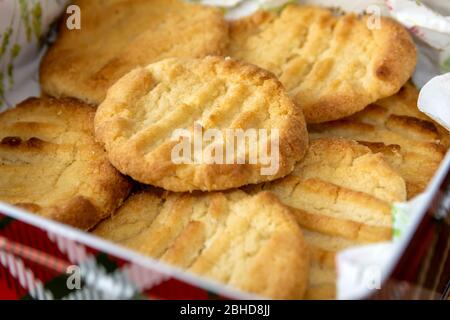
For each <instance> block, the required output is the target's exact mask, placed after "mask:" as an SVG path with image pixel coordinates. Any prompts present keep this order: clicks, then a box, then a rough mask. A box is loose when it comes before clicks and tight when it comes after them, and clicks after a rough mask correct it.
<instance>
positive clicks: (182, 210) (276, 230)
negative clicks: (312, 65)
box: [94, 190, 309, 299]
mask: <svg viewBox="0 0 450 320" xmlns="http://www.w3.org/2000/svg"><path fill="white" fill-rule="evenodd" d="M94 234H96V235H98V236H100V237H103V238H106V239H110V240H112V241H114V242H116V243H119V244H121V245H124V246H127V247H129V248H131V249H134V250H137V251H139V252H141V253H143V254H146V255H149V256H151V257H154V258H157V259H160V260H162V261H164V262H167V263H170V264H173V265H176V266H178V267H180V268H182V269H185V270H187V271H189V272H193V273H195V274H198V275H201V276H203V277H207V278H210V279H213V280H216V281H219V282H222V283H225V284H227V285H229V286H232V287H234V288H237V289H240V290H243V291H247V292H251V293H254V294H257V295H260V296H264V297H268V298H274V299H301V298H302V297H303V295H304V293H305V289H306V286H307V283H308V273H309V253H308V248H307V246H306V244H305V241H304V239H303V235H302V231H301V230H300V228H299V227H298V225H297V224H296V222H295V220H294V219H293V217H292V215H291V213H290V211H289V210H288V209H287V208H286V207H285V206H283V205H281V204H280V202H279V201H278V199H277V198H276V197H275V196H274V195H273V194H271V193H268V192H265V193H260V194H258V195H256V196H249V195H247V194H246V193H244V192H242V191H239V190H236V191H231V192H225V193H203V194H202V193H197V194H165V195H162V196H161V195H158V194H156V193H154V192H143V193H139V194H136V195H134V196H132V197H130V198H129V199H128V200H127V201H126V202H125V204H124V205H123V206H122V207H121V208H120V209H119V210H118V212H117V213H116V214H115V215H114V216H113V217H111V218H110V219H107V220H105V221H104V222H102V223H101V224H100V225H99V226H98V227H97V228H96V229H95V230H94Z"/></svg>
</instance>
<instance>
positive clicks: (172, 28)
mask: <svg viewBox="0 0 450 320" xmlns="http://www.w3.org/2000/svg"><path fill="white" fill-rule="evenodd" d="M74 4H76V5H78V6H79V7H80V10H81V15H82V17H81V29H80V30H68V29H67V27H66V24H65V22H66V19H63V22H62V24H61V27H60V33H59V37H58V39H57V41H56V43H55V44H54V45H53V46H52V47H51V48H50V49H49V51H48V53H47V54H46V55H45V57H44V58H43V61H42V65H41V86H42V89H43V90H44V92H45V93H46V94H48V95H51V96H55V97H74V98H77V99H79V100H82V101H84V102H87V103H90V104H93V105H98V104H100V103H101V102H102V101H103V99H104V97H105V95H106V92H107V90H108V88H109V87H110V86H111V85H112V84H113V83H114V82H115V81H116V80H118V79H119V78H120V77H122V76H123V75H125V74H126V73H128V72H129V71H131V70H132V69H134V68H136V67H139V66H146V65H147V64H150V63H153V62H156V61H159V60H162V59H165V58H171V57H192V58H200V57H204V56H206V55H220V54H223V53H224V50H225V47H226V45H227V43H228V25H227V22H226V21H225V20H224V18H223V15H222V13H221V12H220V10H219V9H217V8H212V7H206V6H202V5H200V4H192V3H187V2H184V1H181V0H108V1H91V0H78V1H75V2H74Z"/></svg>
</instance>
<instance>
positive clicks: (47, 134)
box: [0, 98, 130, 229]
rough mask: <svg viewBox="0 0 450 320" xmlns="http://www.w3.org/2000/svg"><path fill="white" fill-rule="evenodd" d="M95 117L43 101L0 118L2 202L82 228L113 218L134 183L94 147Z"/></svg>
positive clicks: (70, 104) (87, 110)
mask: <svg viewBox="0 0 450 320" xmlns="http://www.w3.org/2000/svg"><path fill="white" fill-rule="evenodd" d="M94 114H95V111H94V110H93V109H92V107H89V106H87V105H84V104H82V103H79V102H76V101H74V100H68V99H66V100H55V99H44V98H42V99H38V98H31V99H28V100H26V101H25V102H22V103H21V104H19V105H18V106H17V107H16V108H15V109H12V110H9V111H6V112H5V113H2V114H0V201H4V202H8V203H11V204H14V205H17V206H20V207H23V208H25V209H27V210H30V211H32V212H35V213H37V214H39V215H41V216H44V217H47V218H50V219H54V220H57V221H60V222H63V223H67V224H70V225H72V226H75V227H79V228H82V229H90V228H91V227H93V226H94V225H96V224H97V223H98V222H99V221H101V220H102V219H104V218H106V217H107V216H109V215H110V214H111V213H112V212H113V211H114V210H115V209H116V208H117V207H118V206H119V205H120V204H121V203H122V201H123V199H124V198H125V197H126V196H127V194H128V192H129V189H130V183H129V182H128V181H127V180H126V179H125V178H124V177H122V176H121V175H120V173H119V172H117V171H116V170H115V169H114V168H113V167H112V166H111V165H110V163H109V162H108V159H107V157H106V153H105V151H104V150H103V149H102V147H101V146H100V145H99V144H97V143H96V142H95V140H94V136H93V122H94Z"/></svg>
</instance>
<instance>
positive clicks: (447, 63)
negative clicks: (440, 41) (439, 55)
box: [442, 57, 450, 72]
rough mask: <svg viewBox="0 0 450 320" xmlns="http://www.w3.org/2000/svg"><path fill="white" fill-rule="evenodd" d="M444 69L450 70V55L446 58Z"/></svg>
mask: <svg viewBox="0 0 450 320" xmlns="http://www.w3.org/2000/svg"><path fill="white" fill-rule="evenodd" d="M442 69H443V70H444V72H450V57H447V59H445V60H444V63H443V64H442Z"/></svg>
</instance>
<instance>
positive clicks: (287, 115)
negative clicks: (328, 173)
mask: <svg viewBox="0 0 450 320" xmlns="http://www.w3.org/2000/svg"><path fill="white" fill-rule="evenodd" d="M205 79H207V80H205ZM195 123H199V124H201V126H202V129H203V132H207V131H208V130H210V129H211V130H216V131H219V133H220V135H221V137H222V139H218V140H219V142H224V143H223V144H222V145H221V146H220V148H221V150H222V160H223V162H222V163H220V162H219V163H217V162H214V163H208V162H206V161H199V162H198V163H194V162H193V163H187V162H185V163H177V162H176V161H174V159H173V153H172V152H173V150H175V149H174V148H175V147H176V146H177V145H179V143H180V141H179V140H177V139H173V134H174V133H175V132H176V131H177V130H180V129H183V130H188V131H189V132H193V131H194V126H195ZM263 129H264V130H265V132H267V141H266V142H267V143H266V147H267V150H268V151H269V152H268V153H267V154H268V155H273V156H274V158H273V159H272V160H273V162H271V163H270V164H269V163H264V161H262V157H261V153H259V152H258V150H262V149H261V148H259V147H261V146H264V142H263V141H265V140H262V138H261V136H260V135H259V132H261V130H263ZM230 130H231V132H232V133H237V132H243V133H245V134H246V133H247V132H250V131H253V132H255V134H257V136H256V140H255V141H256V143H255V144H251V143H249V142H248V141H249V140H248V139H245V140H244V141H243V142H245V147H244V148H238V147H237V146H238V142H233V143H231V144H229V143H228V142H229V140H231V139H229V138H228V135H227V132H230ZM275 130H276V131H277V132H278V136H277V135H275V134H274V132H275ZM95 132H96V138H97V139H98V141H100V142H102V143H103V144H104V146H105V149H106V151H107V153H108V156H109V159H110V161H111V163H112V164H113V165H114V166H115V167H116V168H117V169H118V170H119V171H121V172H122V173H124V174H126V175H129V176H131V177H132V178H133V179H135V180H137V181H139V182H142V183H145V184H150V185H154V186H158V187H162V188H164V189H166V190H170V191H176V192H184V191H192V190H202V191H212V190H226V189H230V188H234V187H240V186H243V185H246V184H252V183H258V182H263V181H271V180H274V179H277V178H280V177H283V176H285V175H287V174H289V173H290V172H291V171H292V170H293V168H294V164H295V163H296V162H297V161H298V160H300V159H302V158H303V156H304V154H305V152H306V147H307V143H308V136H307V132H306V125H305V122H304V118H303V115H302V113H301V111H300V110H298V108H296V107H295V105H294V104H293V102H292V101H291V100H290V99H289V97H288V96H287V94H286V92H285V91H284V88H283V86H282V85H281V83H280V82H279V81H278V80H277V79H276V78H275V77H274V76H273V75H272V74H271V73H269V72H267V71H265V70H262V69H260V68H258V67H255V66H253V65H249V64H245V63H241V62H237V61H234V60H232V59H224V58H221V57H207V58H205V59H186V58H185V59H167V60H163V61H160V62H158V63H155V64H152V65H149V66H147V67H145V68H139V69H135V70H134V71H132V72H130V73H129V74H127V75H126V76H125V77H123V78H122V79H120V80H119V81H118V82H117V83H116V84H115V85H114V86H113V87H112V88H111V89H110V90H109V92H108V95H107V97H106V99H105V101H104V102H103V103H102V104H101V105H100V106H99V108H98V109H97V113H96V116H95ZM232 139H233V141H236V140H237V139H235V137H233V138H232ZM213 142H214V143H216V142H217V140H215V139H214V140H209V141H206V142H205V143H204V144H203V146H202V149H201V150H200V151H201V152H202V154H208V153H207V150H210V149H209V148H210V146H211V145H213ZM189 143H190V144H189V148H190V149H189V150H195V145H194V143H195V138H192V139H191V141H189ZM230 145H231V148H230V147H229V146H230ZM272 146H275V147H276V148H274V149H272ZM258 148H259V149H258ZM215 150H217V149H215ZM267 150H266V151H267ZM229 154H231V155H232V157H230V158H231V159H230V158H228V155H229ZM250 155H254V156H255V159H254V160H256V161H255V162H254V163H251V162H250V160H249V159H250ZM238 159H246V161H245V163H242V162H241V163H242V164H240V163H239V161H238ZM219 160H220V159H219ZM272 164H273V165H274V167H275V166H276V167H277V168H276V171H275V170H274V172H272V173H269V174H264V172H263V171H262V170H263V169H264V168H267V167H269V166H270V165H272Z"/></svg>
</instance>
